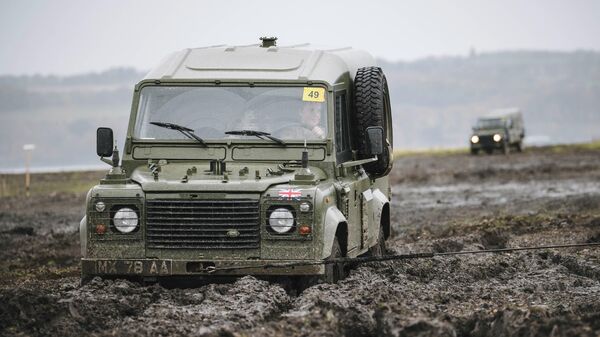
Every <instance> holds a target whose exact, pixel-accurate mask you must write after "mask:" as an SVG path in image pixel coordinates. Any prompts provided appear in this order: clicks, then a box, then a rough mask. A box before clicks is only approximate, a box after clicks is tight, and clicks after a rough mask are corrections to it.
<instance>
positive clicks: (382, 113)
mask: <svg viewBox="0 0 600 337" xmlns="http://www.w3.org/2000/svg"><path fill="white" fill-rule="evenodd" d="M354 106H355V109H356V111H355V118H354V119H355V124H356V134H355V138H356V142H357V144H356V145H357V148H358V156H359V158H360V159H365V158H370V157H371V155H370V154H369V149H368V146H369V145H368V144H367V139H366V133H367V128H368V127H371V126H379V127H382V128H383V136H384V139H386V140H387V142H388V144H384V148H383V153H382V154H381V155H379V156H378V160H377V161H376V162H373V163H368V164H366V165H364V166H363V167H364V168H365V170H366V171H367V173H369V174H371V175H374V176H376V177H378V176H383V175H385V174H387V173H389V171H390V170H391V169H392V160H391V156H390V154H391V151H392V143H393V140H392V136H393V135H392V130H391V123H392V121H391V107H390V102H389V95H388V86H387V80H386V78H385V75H384V74H383V71H382V70H381V68H379V67H365V68H359V69H358V70H357V71H356V77H355V78H354Z"/></svg>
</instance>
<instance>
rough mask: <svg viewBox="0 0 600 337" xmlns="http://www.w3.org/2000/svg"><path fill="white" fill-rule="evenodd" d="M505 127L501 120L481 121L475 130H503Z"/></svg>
mask: <svg viewBox="0 0 600 337" xmlns="http://www.w3.org/2000/svg"><path fill="white" fill-rule="evenodd" d="M503 127H504V121H503V120H502V119H501V118H491V119H479V120H477V124H476V125H475V128H477V129H501V128H503Z"/></svg>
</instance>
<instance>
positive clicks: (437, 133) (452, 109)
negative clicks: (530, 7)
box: [380, 51, 600, 148]
mask: <svg viewBox="0 0 600 337" xmlns="http://www.w3.org/2000/svg"><path fill="white" fill-rule="evenodd" d="M380 64H381V66H382V68H383V69H384V71H385V73H386V75H387V78H388V82H389V87H390V93H391V97H392V109H393V112H394V124H395V139H394V143H395V145H396V146H398V147H402V148H415V147H418V148H427V147H447V146H450V147H455V146H465V145H467V140H468V138H469V137H468V136H469V133H470V128H471V126H472V124H473V122H474V121H475V119H476V118H477V116H481V115H485V114H486V113H488V112H489V111H490V110H493V109H497V108H505V107H520V108H521V109H522V110H523V113H524V119H525V127H526V130H527V134H528V135H529V136H531V137H529V139H530V140H532V139H535V138H537V139H547V140H548V141H549V142H552V143H572V142H586V141H590V140H593V139H599V138H600V128H599V127H598V126H600V53H598V52H586V51H578V52H572V53H559V52H527V51H520V52H499V53H486V54H480V55H475V54H473V55H471V56H469V57H440V58H429V59H424V60H420V61H416V62H400V63H385V62H380Z"/></svg>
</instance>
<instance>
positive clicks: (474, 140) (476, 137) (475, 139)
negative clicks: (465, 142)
mask: <svg viewBox="0 0 600 337" xmlns="http://www.w3.org/2000/svg"><path fill="white" fill-rule="evenodd" d="M471 143H473V144H475V143H479V137H478V136H473V137H471Z"/></svg>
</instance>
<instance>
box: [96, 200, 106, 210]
mask: <svg viewBox="0 0 600 337" xmlns="http://www.w3.org/2000/svg"><path fill="white" fill-rule="evenodd" d="M105 209H106V204H105V203H103V202H102V201H98V202H97V203H96V211H98V212H104V210H105Z"/></svg>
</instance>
